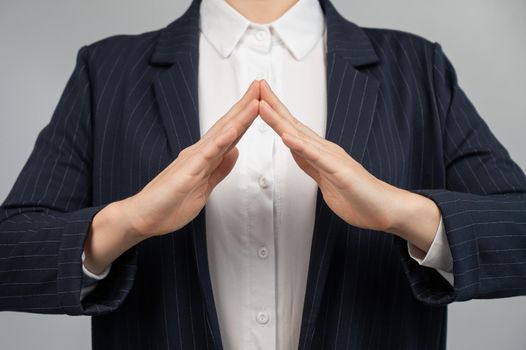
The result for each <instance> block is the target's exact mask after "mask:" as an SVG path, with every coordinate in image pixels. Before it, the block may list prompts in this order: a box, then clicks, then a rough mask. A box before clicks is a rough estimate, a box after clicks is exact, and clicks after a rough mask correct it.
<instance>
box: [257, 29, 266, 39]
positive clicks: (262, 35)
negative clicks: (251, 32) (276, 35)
mask: <svg viewBox="0 0 526 350" xmlns="http://www.w3.org/2000/svg"><path fill="white" fill-rule="evenodd" d="M266 38H267V32H266V31H264V30H260V31H258V32H256V39H258V40H265V39H266Z"/></svg>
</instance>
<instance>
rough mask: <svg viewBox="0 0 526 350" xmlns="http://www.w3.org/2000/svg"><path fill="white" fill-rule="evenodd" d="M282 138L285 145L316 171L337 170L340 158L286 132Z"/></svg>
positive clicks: (327, 171) (333, 171)
mask: <svg viewBox="0 0 526 350" xmlns="http://www.w3.org/2000/svg"><path fill="white" fill-rule="evenodd" d="M282 140H283V143H285V145H286V146H287V147H289V148H290V149H291V150H292V151H294V152H295V153H296V154H297V155H299V156H301V157H302V158H303V159H305V160H306V161H307V162H309V164H311V165H312V166H313V167H314V168H316V169H317V170H318V171H322V172H325V173H327V174H330V175H332V174H335V173H336V172H337V171H338V164H339V163H340V159H339V158H336V157H334V156H333V155H332V154H331V153H329V152H324V151H323V150H322V149H321V148H319V147H317V146H316V145H314V144H312V143H310V142H308V141H306V140H303V139H300V138H299V137H296V136H294V135H291V134H288V133H284V134H283V136H282Z"/></svg>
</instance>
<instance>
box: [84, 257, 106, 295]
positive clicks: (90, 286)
mask: <svg viewBox="0 0 526 350" xmlns="http://www.w3.org/2000/svg"><path fill="white" fill-rule="evenodd" d="M84 259H85V254H84V251H82V272H83V276H82V289H81V290H80V300H81V301H82V299H84V298H85V297H86V295H88V293H89V292H91V291H92V290H94V289H95V287H96V286H97V282H98V281H100V280H101V279H103V278H105V277H106V276H108V273H110V268H111V264H110V265H109V266H108V267H107V268H106V270H104V271H102V272H101V273H100V274H98V275H97V274H94V273H93V272H91V271H90V270H88V269H87V268H86V266H84Z"/></svg>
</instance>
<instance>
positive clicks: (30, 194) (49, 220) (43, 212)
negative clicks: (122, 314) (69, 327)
mask: <svg viewBox="0 0 526 350" xmlns="http://www.w3.org/2000/svg"><path fill="white" fill-rule="evenodd" d="M91 111H92V93H91V83H90V68H89V47H88V46H84V47H82V48H81V49H80V50H79V51H78V54H77V61H76V65H75V68H74V71H73V73H72V75H71V77H70V78H69V80H68V82H67V84H66V87H65V89H64V91H63V93H62V96H61V98H60V100H59V103H58V105H57V107H56V109H55V111H54V113H53V115H52V118H51V120H50V122H49V123H48V124H47V125H46V126H45V127H44V128H43V129H42V130H41V131H40V133H39V135H38V137H37V139H36V142H35V144H34V148H33V150H32V152H31V154H30V156H29V159H28V160H27V161H26V163H25V165H24V167H23V169H22V171H21V173H20V174H19V176H18V178H17V179H16V182H15V184H14V186H13V188H12V189H11V191H10V193H9V194H8V196H7V198H6V199H5V201H4V202H3V204H2V205H1V207H0V252H1V253H0V311H24V312H33V313H48V314H69V315H99V314H104V313H108V312H111V311H113V310H115V309H116V308H118V307H119V305H120V304H121V303H122V302H123V300H124V299H125V297H126V296H127V294H128V292H129V290H130V289H131V287H132V284H133V278H134V275H135V271H136V265H135V261H136V260H135V259H136V249H135V247H133V248H131V249H130V250H128V251H126V252H125V253H124V254H122V255H121V256H120V257H119V258H118V259H117V260H116V261H114V263H113V267H112V269H111V272H110V273H109V274H108V276H107V277H106V278H105V279H104V280H103V281H100V282H99V285H98V288H97V291H96V292H95V291H94V292H93V293H90V295H89V296H87V297H86V298H84V299H83V300H82V301H81V299H80V292H81V288H82V273H83V272H82V260H81V254H82V251H83V247H84V241H85V239H86V235H87V233H88V230H89V227H90V224H91V222H92V219H93V217H94V216H95V214H97V212H98V211H99V210H101V209H102V208H104V206H105V205H92V203H91V198H92V196H91V190H92V186H91V183H92V178H91V169H92V164H91V163H92V156H93V155H92V149H93V145H92V140H93V139H92V112H91Z"/></svg>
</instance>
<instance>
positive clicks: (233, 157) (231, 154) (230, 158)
mask: <svg viewBox="0 0 526 350" xmlns="http://www.w3.org/2000/svg"><path fill="white" fill-rule="evenodd" d="M238 156H239V150H238V149H237V147H234V148H232V149H231V150H230V151H228V152H227V153H225V154H224V155H223V161H222V162H221V163H219V165H218V166H217V168H216V169H215V170H214V171H213V172H212V174H210V177H209V179H208V188H209V189H210V191H212V190H213V189H214V187H216V186H217V184H218V183H220V182H221V181H223V179H224V178H225V177H226V176H227V175H228V174H229V173H230V171H232V169H233V168H234V165H235V164H236V161H237V158H238Z"/></svg>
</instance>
